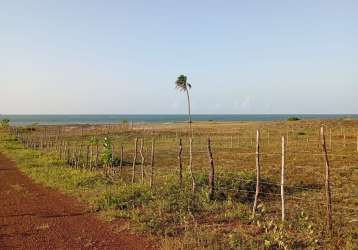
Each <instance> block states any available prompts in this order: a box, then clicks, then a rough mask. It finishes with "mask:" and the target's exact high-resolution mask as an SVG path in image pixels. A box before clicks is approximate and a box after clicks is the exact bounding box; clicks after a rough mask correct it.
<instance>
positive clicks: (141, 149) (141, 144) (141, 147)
mask: <svg viewBox="0 0 358 250" xmlns="http://www.w3.org/2000/svg"><path fill="white" fill-rule="evenodd" d="M143 147H144V139H143V138H142V139H141V140H140V148H139V155H140V157H141V164H140V167H141V174H142V184H144V160H145V158H144V155H143Z"/></svg>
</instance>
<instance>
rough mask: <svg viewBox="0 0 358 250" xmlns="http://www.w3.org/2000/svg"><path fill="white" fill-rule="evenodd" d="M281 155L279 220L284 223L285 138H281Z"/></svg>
mask: <svg viewBox="0 0 358 250" xmlns="http://www.w3.org/2000/svg"><path fill="white" fill-rule="evenodd" d="M281 141H282V145H281V147H282V155H281V220H282V223H284V222H285V190H284V182H285V159H286V154H285V147H286V145H285V137H284V136H282V140H281Z"/></svg>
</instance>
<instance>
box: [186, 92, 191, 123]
mask: <svg viewBox="0 0 358 250" xmlns="http://www.w3.org/2000/svg"><path fill="white" fill-rule="evenodd" d="M186 95H187V97H188V113H189V127H190V130H191V108H190V96H189V90H188V89H187V90H186Z"/></svg>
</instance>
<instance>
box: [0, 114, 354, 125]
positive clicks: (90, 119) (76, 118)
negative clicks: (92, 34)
mask: <svg viewBox="0 0 358 250" xmlns="http://www.w3.org/2000/svg"><path fill="white" fill-rule="evenodd" d="M293 116H295V117H299V118H301V119H339V118H355V119H357V118H358V115H357V114H269V115H264V114H261V115H260V114H259V115H258V114H255V115H238V114H235V115H234V114H233V115H228V114H225V115H218V114H217V115H215V114H214V115H192V119H193V121H283V120H287V118H288V117H293ZM5 118H7V119H10V121H11V124H12V125H28V124H33V123H38V124H49V125H51V124H53V125H55V124H101V123H102V124H109V123H119V122H123V121H125V120H126V121H128V122H130V121H133V122H134V123H172V122H184V121H187V120H188V117H187V115H0V120H2V119H5Z"/></svg>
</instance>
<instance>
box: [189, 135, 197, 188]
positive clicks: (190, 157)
mask: <svg viewBox="0 0 358 250" xmlns="http://www.w3.org/2000/svg"><path fill="white" fill-rule="evenodd" d="M189 172H190V177H191V182H192V188H191V189H192V192H193V193H194V192H195V187H196V183H195V178H194V173H193V139H192V138H191V137H190V138H189Z"/></svg>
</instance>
